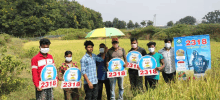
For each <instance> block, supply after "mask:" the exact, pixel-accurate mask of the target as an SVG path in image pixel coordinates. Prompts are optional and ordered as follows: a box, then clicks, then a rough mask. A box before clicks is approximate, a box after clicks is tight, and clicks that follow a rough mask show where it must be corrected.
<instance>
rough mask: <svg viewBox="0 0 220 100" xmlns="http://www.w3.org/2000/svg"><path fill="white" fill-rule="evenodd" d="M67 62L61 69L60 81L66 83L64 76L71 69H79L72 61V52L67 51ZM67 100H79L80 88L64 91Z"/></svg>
mask: <svg viewBox="0 0 220 100" xmlns="http://www.w3.org/2000/svg"><path fill="white" fill-rule="evenodd" d="M64 57H65V62H64V63H63V64H62V66H60V68H59V71H58V72H59V74H58V79H59V81H64V79H63V75H64V73H65V72H66V70H68V69H69V68H78V66H77V63H76V62H73V61H72V52H71V51H66V52H65V54H64ZM63 91H64V99H65V100H79V89H78V88H67V89H63Z"/></svg>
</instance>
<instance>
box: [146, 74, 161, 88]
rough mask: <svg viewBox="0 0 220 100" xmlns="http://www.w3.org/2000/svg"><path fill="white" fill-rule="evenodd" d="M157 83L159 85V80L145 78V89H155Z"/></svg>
mask: <svg viewBox="0 0 220 100" xmlns="http://www.w3.org/2000/svg"><path fill="white" fill-rule="evenodd" d="M157 83H158V80H155V79H152V78H146V77H145V87H146V90H148V89H149V88H151V89H155V88H156V85H157Z"/></svg>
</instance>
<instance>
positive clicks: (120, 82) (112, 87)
mask: <svg viewBox="0 0 220 100" xmlns="http://www.w3.org/2000/svg"><path fill="white" fill-rule="evenodd" d="M109 80H110V94H111V100H115V85H116V80H118V87H119V98H118V100H123V93H124V88H123V80H124V77H115V78H109Z"/></svg>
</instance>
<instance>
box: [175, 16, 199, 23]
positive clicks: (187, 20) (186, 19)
mask: <svg viewBox="0 0 220 100" xmlns="http://www.w3.org/2000/svg"><path fill="white" fill-rule="evenodd" d="M195 23H196V18H194V17H193V16H186V17H184V18H181V19H180V20H179V21H177V22H176V24H187V25H194V24H195Z"/></svg>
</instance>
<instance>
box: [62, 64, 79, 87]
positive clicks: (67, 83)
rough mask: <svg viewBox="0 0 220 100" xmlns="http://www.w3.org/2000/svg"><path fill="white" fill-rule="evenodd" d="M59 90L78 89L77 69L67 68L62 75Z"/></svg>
mask: <svg viewBox="0 0 220 100" xmlns="http://www.w3.org/2000/svg"><path fill="white" fill-rule="evenodd" d="M63 79H64V81H62V84H61V88H80V87H81V82H80V79H81V72H80V70H79V69H78V68H69V69H68V70H66V72H65V73H64V75H63Z"/></svg>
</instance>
